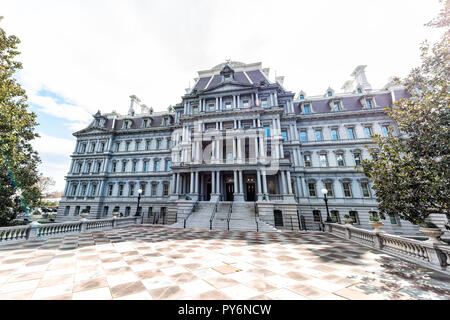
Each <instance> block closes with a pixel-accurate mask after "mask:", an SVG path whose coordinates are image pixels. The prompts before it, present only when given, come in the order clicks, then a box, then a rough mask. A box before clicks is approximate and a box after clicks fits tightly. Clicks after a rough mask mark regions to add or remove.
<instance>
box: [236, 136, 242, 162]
mask: <svg viewBox="0 0 450 320" xmlns="http://www.w3.org/2000/svg"><path fill="white" fill-rule="evenodd" d="M237 156H238V162H241V161H242V146H241V138H239V137H238V138H237Z"/></svg>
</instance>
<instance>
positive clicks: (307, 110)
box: [303, 104, 311, 114]
mask: <svg viewBox="0 0 450 320" xmlns="http://www.w3.org/2000/svg"><path fill="white" fill-rule="evenodd" d="M303 113H304V114H310V113H311V105H310V104H305V105H303Z"/></svg>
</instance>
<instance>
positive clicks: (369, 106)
mask: <svg viewBox="0 0 450 320" xmlns="http://www.w3.org/2000/svg"><path fill="white" fill-rule="evenodd" d="M366 107H367V109H372V100H369V99H368V100H366Z"/></svg>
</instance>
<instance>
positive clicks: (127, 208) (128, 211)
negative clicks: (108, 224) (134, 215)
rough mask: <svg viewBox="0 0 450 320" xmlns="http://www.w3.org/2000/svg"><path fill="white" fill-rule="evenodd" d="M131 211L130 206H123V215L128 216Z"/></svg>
mask: <svg viewBox="0 0 450 320" xmlns="http://www.w3.org/2000/svg"><path fill="white" fill-rule="evenodd" d="M130 212H131V207H126V208H125V217H128V216H129V215H130Z"/></svg>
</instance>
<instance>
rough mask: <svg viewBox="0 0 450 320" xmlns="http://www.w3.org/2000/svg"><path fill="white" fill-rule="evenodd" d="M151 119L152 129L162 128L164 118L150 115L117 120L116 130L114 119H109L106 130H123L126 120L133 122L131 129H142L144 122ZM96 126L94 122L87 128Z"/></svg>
mask: <svg viewBox="0 0 450 320" xmlns="http://www.w3.org/2000/svg"><path fill="white" fill-rule="evenodd" d="M147 118H150V119H152V123H151V125H150V128H151V127H160V126H161V125H162V123H163V118H164V116H161V115H158V116H151V115H149V116H148V117H140V118H131V119H116V122H115V123H114V128H112V124H113V119H111V118H108V119H107V120H106V123H105V126H104V128H105V129H113V130H119V129H122V126H123V122H124V121H125V120H132V121H133V123H132V125H131V129H137V128H141V127H142V122H143V121H144V119H147ZM93 126H94V121H92V122H91V123H90V124H89V126H88V127H87V128H86V129H88V128H91V127H93Z"/></svg>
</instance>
